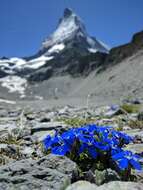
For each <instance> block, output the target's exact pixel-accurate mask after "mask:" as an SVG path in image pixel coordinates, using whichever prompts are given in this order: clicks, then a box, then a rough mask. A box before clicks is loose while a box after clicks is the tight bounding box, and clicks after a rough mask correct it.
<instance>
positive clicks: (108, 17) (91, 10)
mask: <svg viewBox="0 0 143 190" xmlns="http://www.w3.org/2000/svg"><path fill="white" fill-rule="evenodd" d="M66 7H70V8H72V9H73V10H74V11H75V12H76V13H77V14H78V15H79V16H80V17H81V18H82V20H83V21H84V23H85V25H86V28H87V31H88V33H89V34H90V35H91V36H95V37H96V38H97V39H100V40H102V41H103V42H104V43H106V44H107V45H109V46H110V47H114V46H118V45H120V44H124V43H126V42H128V41H130V39H131V37H132V35H133V34H134V33H136V32H138V31H141V30H143V0H0V57H2V56H7V57H13V56H19V57H22V56H29V55H33V54H34V53H36V52H37V51H38V49H39V48H40V46H41V42H42V41H43V40H44V38H45V37H47V36H48V35H49V34H51V33H52V32H53V31H54V30H55V28H56V26H57V23H58V20H59V18H60V17H61V16H62V14H63V11H64V9H65V8H66Z"/></svg>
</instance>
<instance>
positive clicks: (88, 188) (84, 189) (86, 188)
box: [66, 181, 98, 190]
mask: <svg viewBox="0 0 143 190" xmlns="http://www.w3.org/2000/svg"><path fill="white" fill-rule="evenodd" d="M66 190H98V187H97V186H96V185H95V184H92V183H90V182H88V181H77V182H76V183H73V184H72V185H70V186H68V187H67V188H66Z"/></svg>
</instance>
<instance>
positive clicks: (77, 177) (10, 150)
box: [0, 102, 143, 190]
mask: <svg viewBox="0 0 143 190" xmlns="http://www.w3.org/2000/svg"><path fill="white" fill-rule="evenodd" d="M135 103H139V102H135ZM139 108H140V109H139ZM141 110H142V105H141V104H128V105H123V106H104V107H98V108H88V109H87V108H76V107H70V106H66V107H64V108H60V109H55V108H53V109H43V110H36V111H35V109H34V110H33V109H32V108H25V109H21V108H13V109H12V108H7V109H6V108H5V106H1V107H0V190H36V189H37V190H39V189H41V190H91V189H93V190H105V189H106V190H113V189H116V190H135V189H137V190H142V189H143V184H142V183H143V173H142V172H136V171H132V175H133V176H134V177H133V180H131V181H122V179H121V178H120V176H119V175H118V173H117V172H115V171H114V170H112V169H110V168H108V169H106V170H95V171H94V170H88V171H85V172H84V173H81V171H80V170H79V168H78V166H77V164H76V163H74V162H73V161H71V160H70V159H69V158H67V157H64V156H63V157H62V156H55V155H52V154H47V153H46V152H45V150H44V148H43V145H42V141H43V139H44V138H45V137H46V136H47V135H48V134H50V135H52V134H54V133H55V131H58V132H63V131H66V130H68V129H70V128H73V127H78V126H81V125H84V124H87V123H95V124H97V125H100V126H102V125H103V126H104V125H106V126H107V125H108V126H113V127H114V129H116V130H120V131H124V132H125V133H127V134H129V135H131V136H133V137H135V138H134V142H133V143H131V144H129V145H127V147H126V149H129V150H131V151H133V152H134V153H137V154H139V155H140V156H143V112H142V111H141Z"/></svg>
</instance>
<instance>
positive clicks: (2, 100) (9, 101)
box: [0, 99, 16, 104]
mask: <svg viewBox="0 0 143 190" xmlns="http://www.w3.org/2000/svg"><path fill="white" fill-rule="evenodd" d="M0 102H4V103H6V104H16V102H15V101H12V100H5V99H0Z"/></svg>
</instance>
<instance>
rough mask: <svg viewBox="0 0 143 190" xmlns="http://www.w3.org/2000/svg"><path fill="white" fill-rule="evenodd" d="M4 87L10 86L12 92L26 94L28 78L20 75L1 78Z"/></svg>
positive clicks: (0, 81)
mask: <svg viewBox="0 0 143 190" xmlns="http://www.w3.org/2000/svg"><path fill="white" fill-rule="evenodd" d="M0 83H1V86H2V87H5V88H8V89H9V92H10V93H14V92H18V93H19V94H24V91H25V88H26V87H27V80H26V79H24V78H21V77H18V76H6V77H4V78H1V79H0Z"/></svg>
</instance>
